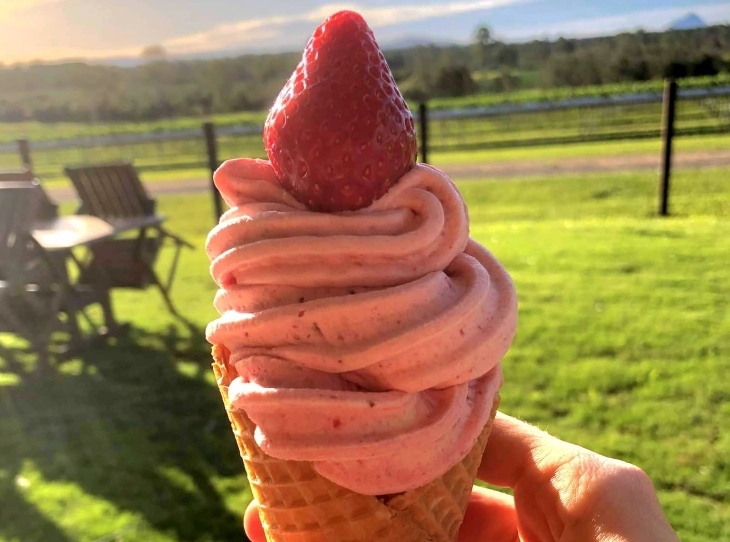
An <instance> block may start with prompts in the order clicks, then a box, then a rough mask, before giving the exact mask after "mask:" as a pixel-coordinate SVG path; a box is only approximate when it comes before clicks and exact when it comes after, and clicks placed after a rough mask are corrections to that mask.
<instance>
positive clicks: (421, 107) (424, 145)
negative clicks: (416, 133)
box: [418, 102, 428, 164]
mask: <svg viewBox="0 0 730 542" xmlns="http://www.w3.org/2000/svg"><path fill="white" fill-rule="evenodd" d="M418 120H419V124H420V126H419V128H420V131H421V141H420V144H419V146H420V148H421V163H423V164H428V106H427V105H426V102H421V103H420V104H418Z"/></svg>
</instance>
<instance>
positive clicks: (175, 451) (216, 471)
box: [0, 324, 245, 542]
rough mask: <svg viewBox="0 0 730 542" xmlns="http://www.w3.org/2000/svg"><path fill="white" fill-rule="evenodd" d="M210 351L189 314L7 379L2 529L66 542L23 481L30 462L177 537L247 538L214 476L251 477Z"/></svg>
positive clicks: (0, 405) (1, 408) (0, 457)
mask: <svg viewBox="0 0 730 542" xmlns="http://www.w3.org/2000/svg"><path fill="white" fill-rule="evenodd" d="M209 360H210V350H209V346H208V344H207V342H205V339H204V337H203V335H202V332H201V331H200V330H198V329H197V328H196V327H195V326H194V325H192V324H189V325H186V326H184V329H182V330H181V329H180V327H178V326H171V327H170V328H169V329H168V330H167V331H166V332H162V333H150V332H147V331H144V330H141V329H137V328H131V329H130V330H129V332H128V333H127V334H125V335H124V336H123V337H120V338H119V339H117V341H116V342H115V343H114V344H108V345H96V346H94V347H92V348H89V349H88V350H87V351H85V352H84V353H83V354H81V355H80V356H79V357H78V358H77V359H75V360H72V361H70V362H67V363H65V364H62V365H57V366H56V369H57V370H53V371H32V372H22V373H20V375H19V378H18V379H17V381H16V382H15V383H14V384H12V385H5V386H1V387H0V433H1V434H2V435H3V439H2V440H3V443H2V445H0V539H3V538H5V539H9V540H14V539H18V540H24V541H28V542H33V541H36V540H37V541H39V542H40V541H43V542H53V541H59V542H65V541H66V540H69V538H67V534H64V532H63V530H62V529H61V528H60V527H59V526H58V525H56V524H55V523H53V521H51V520H50V519H49V518H48V516H46V515H44V514H43V513H42V511H41V510H39V509H38V507H37V506H36V505H35V504H34V503H35V502H37V499H36V498H35V497H33V496H32V495H31V497H29V495H28V492H27V491H24V490H23V488H22V484H21V485H20V486H19V484H18V480H19V478H22V476H23V475H22V473H23V472H24V469H27V468H28V465H29V464H30V465H32V468H33V469H34V472H37V473H38V476H40V478H42V480H43V481H44V482H45V483H50V484H53V483H54V482H58V483H59V484H58V485H59V486H64V485H66V486H67V485H71V486H72V487H74V488H75V489H74V491H79V492H80V493H81V494H88V495H91V496H94V497H97V498H100V499H103V501H106V502H107V503H110V504H111V505H112V506H113V507H115V508H116V509H118V510H122V511H125V512H130V513H131V514H133V515H136V516H139V517H140V519H141V521H143V522H145V523H147V524H149V526H150V527H151V528H153V529H155V530H159V531H165V532H170V533H171V534H174V536H175V539H177V540H181V541H198V540H245V537H244V535H243V533H242V529H241V514H242V510H241V512H239V513H233V512H232V511H231V510H230V509H229V507H228V506H227V505H226V502H225V500H226V499H225V496H224V495H222V491H221V489H220V487H217V486H216V484H217V483H218V482H219V481H220V480H224V479H225V478H231V479H232V480H234V481H233V482H232V483H231V485H236V486H237V487H238V489H239V491H240V489H241V485H242V484H243V483H244V480H245V478H243V476H242V474H243V468H242V464H241V460H240V457H239V455H238V450H237V448H236V445H235V442H234V439H233V437H232V435H231V432H230V426H229V424H228V419H227V417H226V415H225V412H224V410H223V406H222V404H221V400H220V396H219V395H218V391H217V389H216V388H215V386H214V385H212V384H211V381H210V378H206V375H207V372H208V371H209V370H210V369H209ZM181 362H182V363H184V364H185V365H187V366H188V369H189V370H181V369H180V366H179V364H180V363H181ZM13 363H18V362H17V361H14V362H13ZM6 367H9V366H8V365H7V364H6ZM67 483H69V484H67ZM53 498H54V497H53V496H51V500H53ZM58 498H61V497H58ZM69 505H71V506H73V503H69ZM54 516H55V514H54ZM89 521H93V518H92V517H91V516H90V519H89Z"/></svg>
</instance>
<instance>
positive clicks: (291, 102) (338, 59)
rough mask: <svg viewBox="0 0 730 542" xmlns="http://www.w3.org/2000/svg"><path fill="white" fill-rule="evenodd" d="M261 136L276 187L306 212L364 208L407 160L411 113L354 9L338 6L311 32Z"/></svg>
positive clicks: (411, 145)
mask: <svg viewBox="0 0 730 542" xmlns="http://www.w3.org/2000/svg"><path fill="white" fill-rule="evenodd" d="M264 143H265V145H266V152H267V154H268V156H269V160H271V164H272V166H273V168H274V171H275V172H276V175H277V177H278V178H279V182H280V183H281V185H282V187H283V188H284V189H286V190H287V191H288V192H290V193H291V194H292V195H293V196H294V197H295V198H296V199H297V200H299V201H300V202H302V203H303V204H305V205H306V206H307V207H308V208H309V209H311V210H313V211H326V212H338V211H354V210H357V209H360V208H362V207H366V206H368V205H370V204H371V203H372V202H373V201H374V200H376V199H378V198H379V197H381V196H382V195H383V194H385V192H386V191H387V190H388V189H389V188H390V187H391V186H392V185H393V184H395V183H396V182H397V181H398V179H400V178H401V177H402V176H403V175H404V174H405V173H407V172H408V171H409V170H410V169H411V168H412V167H413V165H414V164H415V159H416V151H417V147H416V145H417V144H416V133H415V127H414V124H413V117H412V116H411V112H410V111H409V110H408V106H407V105H406V103H405V101H404V100H403V96H402V95H401V93H400V91H399V90H398V87H397V86H396V84H395V81H394V79H393V75H392V74H391V72H390V68H389V67H388V64H387V63H386V61H385V57H384V56H383V53H382V52H381V51H380V48H379V47H378V44H377V42H376V41H375V37H374V36H373V32H372V30H371V29H370V27H369V26H368V25H367V23H366V22H365V20H364V19H363V18H362V17H361V16H360V15H359V14H357V13H354V12H352V11H340V12H338V13H335V14H334V15H332V16H331V17H329V18H328V19H327V20H326V21H325V22H324V23H322V24H321V25H320V26H319V27H318V28H317V30H316V31H315V32H314V35H313V36H312V37H311V38H310V40H309V42H308V43H307V46H306V48H305V50H304V56H303V57H302V61H301V62H300V63H299V66H297V69H296V70H295V71H294V73H293V74H292V76H291V77H290V78H289V81H287V83H286V85H285V86H284V88H283V89H282V90H281V92H280V93H279V97H278V98H277V99H276V102H275V103H274V106H273V107H272V108H271V111H270V112H269V116H268V118H267V119H266V125H265V126H264Z"/></svg>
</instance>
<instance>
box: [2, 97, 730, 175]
mask: <svg viewBox="0 0 730 542" xmlns="http://www.w3.org/2000/svg"><path fill="white" fill-rule="evenodd" d="M722 100H724V101H722V102H718V103H717V104H715V105H712V104H711V103H710V102H706V101H686V102H685V101H681V102H680V103H679V106H678V111H677V123H676V129H677V130H678V132H677V133H678V134H679V135H680V136H681V135H682V134H696V133H699V132H702V131H708V130H709V131H715V132H725V133H724V134H723V133H720V134H717V135H693V136H692V137H693V138H695V137H696V138H697V139H696V143H694V144H693V145H694V147H695V148H698V147H700V148H701V147H702V145H703V144H704V143H706V142H709V145H710V146H714V147H717V148H723V147H722V145H724V144H727V139H728V136H727V133H728V132H730V116H728V115H727V114H725V113H723V111H725V109H727V104H728V103H730V99H728V98H724V99H722ZM723 104H724V105H723ZM723 107H725V109H723ZM728 111H730V109H729V110H728ZM197 122H198V125H197V130H193V131H192V132H191V133H190V134H189V135H186V136H185V137H182V138H179V139H166V140H161V141H144V140H139V139H138V140H137V141H134V142H133V141H130V140H125V141H123V140H93V141H92V142H83V141H79V140H73V141H72V142H71V143H68V144H66V145H63V146H60V147H48V146H44V144H43V143H42V139H48V138H52V134H53V131H54V129H53V127H48V128H47V131H46V135H45V137H43V138H41V139H37V140H35V139H31V149H32V159H33V165H34V171H35V172H36V173H37V174H38V175H39V177H40V178H42V179H44V180H53V179H55V178H60V177H62V176H63V174H62V172H63V168H64V167H65V166H67V165H72V164H88V163H98V162H105V161H111V160H130V161H133V162H134V163H135V164H136V165H137V167H139V168H140V169H141V170H142V171H144V172H145V174H149V173H151V174H154V175H157V174H158V172H165V173H164V174H167V173H169V172H171V171H181V172H184V171H185V170H200V169H203V168H204V167H205V165H206V164H207V161H208V157H207V151H206V145H205V141H204V140H203V138H202V132H200V131H199V123H200V120H198V121H197ZM176 123H177V121H174V122H171V123H169V124H168V126H167V127H168V129H171V127H173V126H174V125H175V124H176ZM660 125H661V104H644V105H633V106H621V107H605V108H589V109H574V110H564V111H550V112H543V113H521V114H510V115H504V116H498V117H487V118H464V119H445V120H440V119H437V118H432V119H431V120H430V121H429V134H430V135H429V148H430V149H431V155H432V158H433V159H434V160H438V156H439V155H447V154H450V155H452V157H451V159H452V160H453V156H454V155H462V156H464V155H470V156H471V158H466V159H464V158H460V160H462V159H464V160H465V161H466V162H469V161H473V160H474V159H475V157H477V156H483V155H484V153H486V154H490V153H493V154H494V155H495V156H497V159H499V158H498V155H499V154H500V153H502V154H505V155H510V154H512V155H515V156H523V157H524V156H528V155H530V154H531V153H534V154H536V155H541V154H542V155H545V154H550V153H555V151H559V154H560V155H561V156H562V155H563V154H567V155H576V153H577V154H578V155H580V154H581V153H584V152H585V150H588V149H593V150H592V151H590V152H595V150H596V149H599V151H598V152H599V154H604V153H610V152H612V151H611V149H616V148H622V149H626V150H629V152H632V153H634V152H636V150H634V149H642V148H644V149H646V148H649V149H651V150H652V151H654V150H656V149H658V148H659V128H660ZM144 126H145V125H140V126H139V127H140V128H142V127H144ZM160 126H161V125H160V124H158V125H155V124H150V125H148V126H147V127H146V131H147V132H148V133H154V132H155V131H156V130H158V128H160ZM69 129H70V127H69ZM1 131H2V127H0V132H1ZM196 133H197V134H198V135H196ZM702 133H704V132H702ZM98 135H103V134H98ZM107 135H110V134H107ZM20 136H21V135H20V133H18V134H16V137H20ZM133 136H134V137H135V138H137V137H138V136H137V135H134V134H133ZM686 137H687V138H689V135H688V136H686ZM715 138H717V139H715ZM596 139H599V140H601V141H600V142H598V143H590V142H591V141H595V140H596ZM113 141H116V142H113ZM713 141H716V142H715V143H713ZM568 142H569V143H571V145H566V143H568ZM603 146H605V147H606V150H601V148H602V147H603ZM725 148H728V147H725ZM590 152H589V154H590ZM622 152H623V151H622ZM264 155H265V152H264V147H263V143H262V137H261V134H259V133H253V134H247V135H219V136H218V156H219V158H221V159H226V158H231V157H235V156H255V157H260V156H264ZM448 159H449V158H447V160H448ZM19 161H20V159H19V155H18V153H17V150H16V148H15V146H14V145H6V146H5V149H4V150H1V151H0V169H2V168H13V167H19V165H20V163H19ZM196 176H197V175H196ZM183 177H188V178H189V177H190V174H189V173H188V174H184V175H183Z"/></svg>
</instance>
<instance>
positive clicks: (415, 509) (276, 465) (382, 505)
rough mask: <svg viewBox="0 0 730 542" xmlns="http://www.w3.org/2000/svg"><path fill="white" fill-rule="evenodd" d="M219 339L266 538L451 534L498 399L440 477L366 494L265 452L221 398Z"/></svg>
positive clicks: (434, 541)
mask: <svg viewBox="0 0 730 542" xmlns="http://www.w3.org/2000/svg"><path fill="white" fill-rule="evenodd" d="M228 356H229V352H228V351H227V349H226V348H225V347H222V346H214V347H213V369H214V371H215V375H216V379H217V381H218V386H219V389H220V392H221V396H222V398H223V404H224V405H225V408H226V412H227V413H228V418H229V419H230V421H231V425H232V427H233V433H234V435H235V437H236V441H237V443H238V448H239V450H240V452H241V458H242V459H243V463H244V465H245V467H246V472H247V474H248V480H249V482H250V485H251V490H252V492H253V496H254V498H255V499H256V500H257V501H258V503H259V515H260V517H261V522H262V523H263V526H264V530H265V532H266V538H267V540H268V541H269V542H372V541H376V540H377V541H381V542H426V541H428V542H453V541H454V540H456V536H457V534H458V532H459V526H460V525H461V522H462V520H463V518H464V512H465V510H466V505H467V503H468V501H469V495H470V494H471V489H472V484H473V483H474V479H475V477H476V472H477V468H478V467H479V463H480V462H481V458H482V454H483V453H484V447H485V446H486V444H487V439H488V438H489V433H490V431H491V428H492V423H493V421H494V416H495V415H496V413H497V407H498V405H499V395H497V397H496V398H495V401H494V406H493V408H492V413H491V416H490V418H489V421H488V422H487V424H486V425H485V427H484V429H483V431H482V433H481V434H480V435H479V438H478V440H477V442H476V444H475V445H474V447H473V448H472V450H471V451H470V452H469V453H468V454H467V456H466V457H465V458H464V459H463V460H462V461H461V463H459V464H457V465H455V466H454V467H452V468H451V469H450V470H449V471H447V472H446V473H445V474H444V475H443V476H441V477H440V478H438V479H436V480H434V481H432V482H430V483H429V484H427V485H425V486H422V487H419V488H417V489H414V490H412V491H406V492H405V493H399V494H397V495H386V496H369V495H360V494H358V493H354V492H353V491H350V490H349V489H345V488H343V487H341V486H338V485H336V484H334V483H333V482H330V481H329V480H327V479H326V478H323V477H322V476H320V475H319V474H317V472H316V471H315V470H314V468H313V467H312V464H311V462H307V461H284V460H280V459H275V458H273V457H271V456H268V455H266V454H265V453H264V452H263V451H262V450H261V448H259V446H258V445H257V444H256V441H255V440H254V430H255V427H256V426H255V425H254V424H253V422H251V420H250V419H249V418H248V416H246V414H245V412H243V411H241V410H237V409H234V408H233V407H232V406H231V405H230V404H229V402H228V386H229V384H230V383H231V381H232V380H233V379H234V378H236V373H235V369H234V368H233V367H231V366H230V365H229V364H228Z"/></svg>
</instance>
